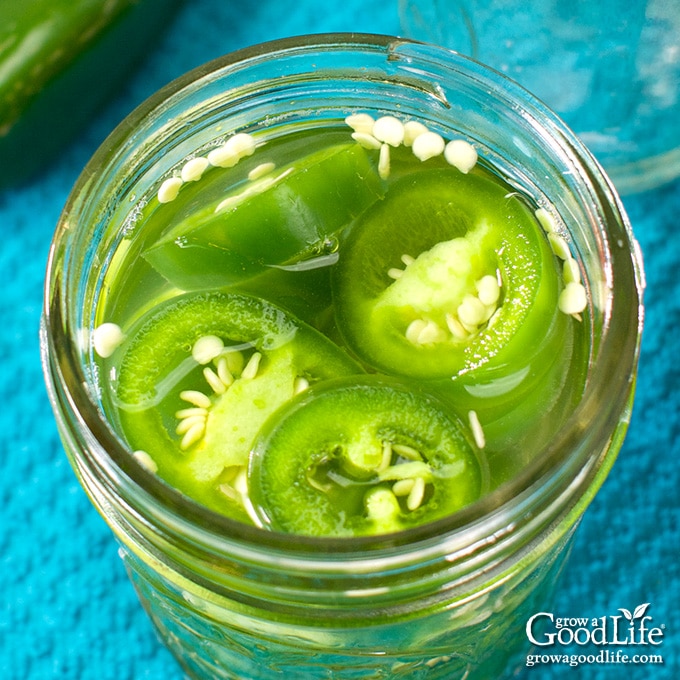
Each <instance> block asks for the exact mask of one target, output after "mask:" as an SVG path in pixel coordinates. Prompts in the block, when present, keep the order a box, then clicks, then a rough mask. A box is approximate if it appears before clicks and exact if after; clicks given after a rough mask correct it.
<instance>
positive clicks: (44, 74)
mask: <svg viewBox="0 0 680 680" xmlns="http://www.w3.org/2000/svg"><path fill="white" fill-rule="evenodd" d="M180 1H181V0H109V1H108V2H102V0H21V1H19V0H4V1H3V2H0V161H1V162H0V186H10V185H14V184H16V183H19V182H22V181H25V180H26V179H29V178H30V177H31V176H32V175H34V174H35V173H36V172H37V171H38V170H40V169H41V168H42V167H44V165H45V164H46V163H47V162H49V161H50V160H52V159H53V158H54V157H55V156H56V154H57V153H58V152H59V151H60V150H61V149H62V148H63V146H64V145H65V144H66V143H67V142H68V141H69V140H70V139H72V138H73V137H74V136H75V134H76V133H77V132H78V131H79V130H81V129H82V127H83V125H84V124H85V123H86V122H87V121H88V120H89V119H90V118H91V116H92V115H93V114H94V112H95V110H96V109H97V108H98V107H99V106H100V105H101V104H103V102H104V101H105V100H106V99H107V98H108V97H109V96H111V95H113V94H115V93H116V91H118V90H119V89H120V88H121V86H122V84H123V82H124V79H125V78H126V77H127V75H128V74H129V72H130V70H131V68H132V67H133V66H134V65H135V64H136V63H137V62H138V61H139V60H140V59H141V58H142V57H143V56H144V54H145V53H146V52H147V51H148V48H149V43H150V41H151V39H152V38H153V37H154V36H155V35H157V34H158V33H159V29H161V28H162V27H163V26H164V25H165V24H166V23H167V20H168V19H169V18H170V17H171V16H172V14H173V12H174V10H175V9H176V7H177V6H178V5H179V4H180Z"/></svg>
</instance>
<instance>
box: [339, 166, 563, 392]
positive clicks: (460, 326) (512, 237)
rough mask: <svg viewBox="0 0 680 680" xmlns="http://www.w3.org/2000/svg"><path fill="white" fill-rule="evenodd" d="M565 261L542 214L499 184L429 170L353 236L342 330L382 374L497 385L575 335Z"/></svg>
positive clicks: (343, 277)
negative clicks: (565, 295) (563, 293)
mask: <svg viewBox="0 0 680 680" xmlns="http://www.w3.org/2000/svg"><path fill="white" fill-rule="evenodd" d="M556 266H557V264H556V261H555V257H554V255H553V254H552V251H551V249H550V247H549V244H548V241H547V239H546V238H545V235H544V234H543V233H542V231H541V228H540V226H539V225H538V223H537V221H536V219H535V217H534V215H533V212H532V210H531V209H530V208H529V207H528V206H527V205H526V204H525V203H524V202H523V200H520V199H518V198H517V197H516V195H515V193H513V192H511V191H510V188H509V187H508V186H507V185H505V184H503V183H502V182H501V181H500V180H499V179H497V178H492V177H490V176H488V175H487V174H484V173H483V172H481V171H478V170H475V171H473V172H470V173H469V174H462V173H460V172H457V171H456V170H454V169H436V170H431V171H427V170H424V171H421V172H419V173H416V174H415V175H414V176H412V177H405V178H403V179H401V180H398V181H397V182H395V184H394V185H393V186H392V187H391V188H390V190H389V191H388V193H387V194H386V196H385V198H384V200H383V201H380V202H378V203H376V204H375V205H373V206H371V207H370V208H369V209H368V210H367V211H366V212H365V213H364V214H363V215H362V216H360V217H359V219H358V220H357V221H356V223H355V224H354V225H353V226H352V228H351V229H350V230H349V232H348V234H347V236H346V238H345V239H344V241H343V243H342V246H341V251H340V259H339V262H338V267H337V269H336V272H335V273H336V276H335V277H334V282H333V283H334V300H335V303H336V310H337V311H336V316H337V320H338V327H339V329H340V331H341V333H342V334H343V336H344V338H345V340H346V341H347V344H348V345H349V346H350V347H351V348H352V349H353V350H354V351H355V352H356V354H357V355H358V356H359V357H360V358H361V359H363V360H364V361H365V362H366V363H368V364H369V365H371V366H373V367H375V368H377V369H379V370H384V371H387V372H390V373H396V374H397V375H402V376H410V377H415V378H422V379H439V378H445V379H447V380H450V379H451V378H461V377H463V376H467V377H466V378H464V379H469V380H470V381H476V382H479V381H485V380H491V379H492V378H493V377H494V376H505V375H507V374H509V373H516V372H518V371H520V370H521V369H522V368H523V367H525V366H527V365H528V363H530V362H533V361H535V360H536V358H537V357H538V356H539V355H540V353H541V351H542V350H543V348H545V347H546V346H547V345H546V338H555V337H560V335H561V334H562V333H564V331H565V328H566V323H567V320H566V315H564V314H560V313H559V311H558V303H557V300H558V294H559V276H558V275H557V272H556ZM548 346H549V343H548Z"/></svg>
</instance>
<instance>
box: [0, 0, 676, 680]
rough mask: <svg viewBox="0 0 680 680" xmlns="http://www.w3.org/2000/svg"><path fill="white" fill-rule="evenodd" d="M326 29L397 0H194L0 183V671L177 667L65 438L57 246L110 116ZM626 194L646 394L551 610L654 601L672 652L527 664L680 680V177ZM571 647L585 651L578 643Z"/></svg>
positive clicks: (563, 612)
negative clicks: (642, 319)
mask: <svg viewBox="0 0 680 680" xmlns="http://www.w3.org/2000/svg"><path fill="white" fill-rule="evenodd" d="M330 31H360V32H377V33H392V34H394V33H397V32H398V31H399V27H398V21H397V8H396V0H395V2H385V0H343V1H342V2H332V3H321V2H318V0H297V2H294V3H283V2H274V1H273V0H257V1H255V0H240V1H238V2H236V1H235V2H224V0H192V1H191V2H188V3H186V5H185V7H184V8H183V10H182V11H181V12H180V13H179V15H178V17H177V19H176V20H175V21H174V23H173V24H172V26H171V28H170V30H169V32H168V33H167V34H166V35H165V37H164V39H163V40H162V41H161V43H160V44H159V45H157V46H155V47H154V48H153V49H152V51H151V53H150V55H149V58H148V60H147V62H146V63H145V64H144V65H143V66H142V67H141V68H140V70H139V71H138V72H137V73H136V74H135V75H134V77H132V78H131V79H130V81H129V83H128V86H127V87H126V88H125V90H124V91H122V92H120V95H119V96H118V97H117V99H116V100H115V101H113V102H112V103H111V104H110V105H109V106H108V107H107V108H106V109H105V110H104V111H103V112H102V113H101V114H100V115H99V116H98V117H97V118H96V119H95V120H94V121H93V123H92V125H91V126H90V127H88V128H87V129H85V130H83V132H82V135H81V137H80V139H79V140H77V142H76V143H75V144H73V145H71V147H69V148H68V149H67V150H66V151H65V152H64V154H63V156H62V157H61V158H60V160H59V162H58V163H57V164H56V165H55V166H53V167H50V168H46V169H45V172H44V173H43V174H42V175H41V176H40V177H39V178H37V179H36V180H35V181H33V182H32V183H31V184H30V185H28V186H26V187H23V188H21V189H17V190H12V191H6V192H4V193H0V281H2V293H1V294H0V328H2V329H4V330H3V332H2V333H1V334H0V370H1V377H0V390H1V401H0V403H2V405H3V408H2V409H0V423H1V425H0V432H2V439H1V440H0V456H1V457H0V463H1V469H2V475H1V477H0V584H1V586H2V595H1V596H0V603H1V608H0V678H3V679H4V680H49V679H59V680H128V679H130V680H142V679H147V680H176V679H179V678H180V677H181V673H180V671H179V669H178V667H177V666H176V664H175V662H174V661H173V660H172V659H171V657H170V655H169V653H168V652H166V651H165V650H164V649H163V648H162V647H161V646H160V644H159V643H158V642H157V640H156V638H155V636H154V634H153V632H152V630H151V626H150V624H149V623H148V621H147V619H146V617H145V615H144V614H143V612H142V610H141V608H140V607H139V605H138V602H137V600H136V598H135V596H134V594H133V592H132V589H131V587H130V585H129V583H128V581H127V578H126V575H125V573H124V570H123V565H122V563H121V562H120V560H119V559H118V556H117V552H116V546H115V543H114V540H113V538H112V536H111V534H110V532H109V530H108V528H107V527H106V526H105V524H104V522H103V521H102V520H101V518H100V517H99V516H98V514H97V513H96V512H95V511H94V509H93V508H92V506H91V505H90V503H89V502H88V500H87V499H86V497H85V494H84V492H83V491H82V490H81V488H80V487H79V485H78V483H77V482H76V479H75V476H74V475H73V472H72V471H71V469H70V467H69V465H68V463H67V461H66V458H65V455H64V454H63V452H62V449H61V446H60V443H59V441H58V438H57V434H56V428H55V425H54V422H53V418H52V413H51V410H50V407H49V404H48V401H47V397H46V394H45V390H44V387H43V381H42V376H41V369H40V364H39V347H38V324H39V316H40V310H41V302H42V283H43V274H44V267H45V262H46V258H47V252H48V246H49V242H50V239H51V235H52V232H53V229H54V225H55V223H56V221H57V218H58V215H59V212H60V210H61V207H62V206H63V204H64V202H65V200H66V197H67V195H68V192H69V189H70V187H71V186H72V184H73V182H74V181H75V179H76V177H77V175H78V173H79V171H80V169H81V168H82V167H83V165H84V164H85V162H86V161H87V159H88V158H89V156H90V155H91V154H92V153H93V151H94V150H95V148H96V146H97V145H98V144H99V143H100V142H101V141H102V139H103V138H104V136H105V135H106V134H107V133H108V132H109V131H110V130H111V129H112V128H113V127H114V125H115V124H116V123H117V122H118V121H119V120H120V119H121V118H122V117H123V116H124V115H125V114H126V113H127V112H128V111H130V110H131V109H132V108H133V107H134V106H135V105H137V104H138V103H139V102H141V101H142V100H143V99H144V98H146V97H147V96H148V95H150V94H151V93H152V92H153V91H155V90H156V89H158V88H159V87H161V86H162V85H163V84H165V83H166V82H167V81H169V80H171V79H173V78H174V77H176V76H178V75H180V74H181V73H183V72H185V71H187V70H189V69H190V68H193V67H194V66H197V65H199V64H201V63H203V62H205V61H208V60H209V59H212V58H214V57H217V56H219V55H221V54H223V53H225V52H229V51H231V50H233V49H236V48H240V47H243V46H246V45H249V44H252V43H256V42H261V41H263V40H269V39H273V38H278V37H284V36H290V35H296V34H302V33H317V32H330ZM74 105H77V103H74ZM27 152H28V153H39V149H34V150H31V149H28V150H27ZM0 161H1V162H3V163H4V162H8V161H7V159H0ZM626 205H627V208H628V210H629V212H630V216H631V219H632V222H633V224H634V228H635V231H636V234H637V237H638V239H639V241H640V243H641V245H642V249H643V251H644V254H645V259H646V268H647V283H648V289H647V297H646V303H647V323H646V335H645V338H644V343H643V353H642V361H641V366H640V373H639V383H638V394H637V403H636V408H635V412H634V417H633V421H632V423H631V427H630V433H629V435H628V438H627V440H626V443H625V445H624V447H623V450H622V451H621V454H620V456H619V460H618V461H617V463H616V465H615V467H614V469H613V471H612V473H611V474H610V476H609V478H608V480H607V481H606V483H605V485H604V488H603V489H602V491H601V492H600V494H599V495H598V496H597V497H596V499H595V500H594V502H593V503H592V505H591V507H590V509H589V510H588V511H587V513H586V516H585V518H584V520H583V522H582V524H581V527H580V529H579V532H578V537H577V540H576V543H575V546H574V550H573V555H572V558H571V561H570V563H569V565H568V568H567V570H566V573H565V576H564V580H563V584H562V588H561V590H560V594H559V596H558V599H557V602H556V603H555V604H554V607H553V611H554V612H555V614H556V615H557V616H563V617H600V616H609V615H613V614H618V613H619V609H620V608H625V609H627V610H629V611H631V612H632V611H634V609H635V608H636V607H637V606H638V605H641V604H645V603H650V604H649V607H648V609H647V612H648V614H650V615H651V616H652V617H653V621H654V625H658V626H663V627H664V640H663V643H662V644H661V645H660V646H659V647H657V648H655V649H654V650H643V651H644V652H648V651H649V652H650V653H651V652H656V653H660V654H662V655H663V657H664V661H665V663H664V664H663V665H649V664H648V665H644V666H625V667H624V666H621V665H598V664H588V663H586V664H584V665H582V666H580V667H578V668H570V667H569V666H567V665H561V664H555V663H552V664H545V665H541V666H538V667H534V668H533V669H531V671H530V672H527V676H526V677H529V678H537V679H539V680H552V679H553V678H566V677H569V678H579V680H618V679H619V678H633V679H636V678H639V679H642V678H651V679H652V680H656V679H661V678H669V679H670V678H677V677H680V667H679V660H678V657H679V655H680V623H678V610H679V609H680V607H679V606H678V605H680V566H679V565H680V525H679V511H680V500H679V493H680V492H679V489H680V472H679V470H680V464H679V463H678V461H679V460H680V417H679V415H678V402H679V395H678V389H677V388H678V385H679V383H680V361H679V360H678V350H679V349H680V344H679V343H678V338H679V337H680V276H679V272H680V256H679V254H678V252H679V247H678V237H677V232H678V215H679V214H680V182H676V183H674V184H672V185H670V186H667V187H666V188H664V189H662V190H659V191H656V192H654V193H652V194H648V195H645V196H639V197H632V198H629V199H627V200H626ZM565 651H566V652H567V653H571V654H578V653H579V647H578V646H571V647H569V648H566V650H565ZM452 680H456V679H453V678H452Z"/></svg>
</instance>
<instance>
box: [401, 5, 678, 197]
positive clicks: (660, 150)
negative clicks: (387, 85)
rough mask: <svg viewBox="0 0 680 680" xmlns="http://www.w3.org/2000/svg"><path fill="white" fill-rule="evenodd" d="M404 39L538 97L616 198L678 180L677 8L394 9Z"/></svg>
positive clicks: (659, 6) (484, 7) (449, 6)
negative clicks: (578, 142)
mask: <svg viewBox="0 0 680 680" xmlns="http://www.w3.org/2000/svg"><path fill="white" fill-rule="evenodd" d="M399 15H400V23H401V27H402V30H403V32H404V35H406V36H408V37H409V38H412V39H418V40H424V41H428V42H434V43H437V44H440V45H444V46H446V47H448V48H450V49H454V50H456V51H458V52H461V53H462V54H465V55H468V56H470V57H472V58H474V59H477V60H479V61H481V62H483V63H485V64H487V65H489V66H491V67H493V68H495V69H498V70H499V71H501V72H502V73H504V74H505V75H507V76H509V77H510V78H513V79H514V80H516V81H517V82H519V83H521V84H522V85H523V86H524V87H526V88H527V89H528V90H530V91H531V92H533V93H534V94H535V95H536V96H537V97H540V98H541V99H542V100H543V101H544V102H546V104H548V106H550V107H551V108H552V109H553V110H554V111H557V113H559V114H560V115H561V116H562V117H563V118H564V120H565V121H566V122H567V124H568V125H569V126H570V127H571V128H572V129H573V130H575V131H576V132H577V133H578V135H579V136H580V137H581V139H583V141H584V142H585V143H586V145H587V146H588V148H589V149H590V150H591V152H592V153H593V154H594V155H595V157H596V158H597V159H598V160H599V161H600V163H602V165H604V167H605V170H606V171H607V173H608V174H609V176H610V177H611V178H612V180H613V181H614V184H615V185H616V188H617V190H618V191H619V192H621V193H633V192H636V191H646V190H649V189H652V188H654V187H657V186H660V185H661V184H663V183H665V182H669V181H671V180H673V179H675V178H676V177H678V176H679V175H680V127H678V124H677V120H678V117H679V116H680V37H679V36H680V6H679V5H678V2H677V0H676V1H671V2H668V1H667V0H630V2H625V3H623V2H620V1H619V0H599V2H590V0H578V1H576V2H569V3H564V2H556V1H555V0H535V1H534V2H531V3H527V2H522V0H495V1H494V2H488V1H487V0H470V1H467V2H461V0H399Z"/></svg>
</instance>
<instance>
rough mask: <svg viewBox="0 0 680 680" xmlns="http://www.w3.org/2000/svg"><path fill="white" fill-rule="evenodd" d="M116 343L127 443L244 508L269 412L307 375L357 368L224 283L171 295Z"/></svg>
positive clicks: (171, 476)
mask: <svg viewBox="0 0 680 680" xmlns="http://www.w3.org/2000/svg"><path fill="white" fill-rule="evenodd" d="M118 351H119V352H120V353H121V354H122V358H121V359H120V363H119V371H118V376H117V385H116V390H115V399H116V406H117V411H118V414H119V418H120V421H121V426H122V430H123V432H124V433H125V435H126V438H127V439H128V442H129V444H130V446H131V447H132V448H133V449H136V450H141V451H143V452H144V453H145V455H146V456H149V457H150V458H151V459H152V460H153V461H154V462H155V464H156V465H157V467H158V471H159V474H160V475H161V477H163V478H164V479H166V481H168V482H169V483H170V484H172V485H173V486H175V487H177V488H178V489H180V490H182V491H184V492H185V493H187V494H188V495H190V496H193V497H194V498H196V499H197V500H200V501H201V502H203V503H204V504H206V505H208V506H211V507H217V508H218V509H222V510H224V507H223V506H224V505H225V503H226V505H233V506H235V507H236V508H237V510H238V509H239V508H240V509H241V510H244V511H245V510H247V508H245V509H244V507H243V506H244V502H245V501H246V500H247V499H246V498H245V497H244V493H243V492H244V490H245V488H244V486H243V485H242V481H243V479H244V476H245V466H246V464H247V460H248V455H249V452H250V448H251V445H252V442H253V439H254V438H255V436H256V434H257V432H258V430H259V428H260V427H261V425H262V423H263V422H264V421H265V420H266V419H267V418H268V416H269V415H270V414H271V413H273V412H274V411H275V410H276V409H278V408H279V407H280V406H281V405H282V404H284V403H285V402H286V401H288V400H290V399H292V398H293V396H294V395H295V394H296V392H300V391H303V390H304V389H306V388H307V387H308V386H309V385H310V384H311V385H313V384H314V383H315V382H317V381H319V380H324V379H327V378H332V377H336V376H343V375H350V374H353V373H360V372H361V368H360V367H359V366H358V365H357V364H356V363H355V362H354V361H353V360H351V359H350V358H349V357H348V356H347V355H346V354H345V353H344V352H343V351H342V350H341V349H339V348H338V347H336V346H335V345H334V344H333V343H331V342H330V341H329V340H327V339H326V338H325V337H323V336H322V335H321V334H319V333H318V332H317V331H315V330H314V329H312V328H311V327H309V326H307V325H305V324H303V323H302V322H300V321H298V320H297V319H295V318H294V317H292V316H290V315H288V314H287V313H285V312H284V311H282V310H281V309H279V308H277V307H275V306H273V305H271V304H269V303H267V302H265V301H263V300H260V299H257V298H252V297H249V296H245V295H238V294H227V293H202V294H185V295H182V296H180V297H178V298H175V299H172V300H169V301H167V302H166V303H164V304H162V305H160V306H159V307H158V308H156V309H155V310H154V311H153V312H152V313H151V315H150V317H149V318H148V319H146V320H145V321H143V322H142V323H141V324H140V327H139V329H138V330H136V331H135V330H134V329H133V330H132V331H131V332H130V334H129V339H128V340H127V341H126V343H125V344H123V345H122V346H121V347H120V348H119V350H118ZM229 511H230V512H232V514H233V512H234V509H233V508H231V509H230V510H229Z"/></svg>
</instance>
